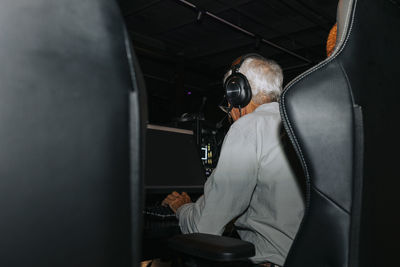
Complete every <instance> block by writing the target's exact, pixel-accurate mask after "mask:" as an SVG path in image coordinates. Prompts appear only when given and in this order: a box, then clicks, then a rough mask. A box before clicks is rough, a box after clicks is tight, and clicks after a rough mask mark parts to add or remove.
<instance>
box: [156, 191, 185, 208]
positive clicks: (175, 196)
mask: <svg viewBox="0 0 400 267" xmlns="http://www.w3.org/2000/svg"><path fill="white" fill-rule="evenodd" d="M190 202H192V200H191V199H190V196H189V195H188V194H186V192H183V193H182V194H179V193H178V192H175V191H174V192H172V193H171V194H169V195H168V196H167V197H166V198H165V199H164V200H163V201H162V203H161V205H163V206H169V207H170V208H171V209H172V210H173V211H174V212H175V213H176V211H177V210H178V209H179V207H180V206H182V205H183V204H186V203H190Z"/></svg>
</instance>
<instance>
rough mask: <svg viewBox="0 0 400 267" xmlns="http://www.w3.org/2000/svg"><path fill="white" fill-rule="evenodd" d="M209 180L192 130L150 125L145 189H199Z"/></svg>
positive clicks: (147, 140) (148, 128)
mask: <svg viewBox="0 0 400 267" xmlns="http://www.w3.org/2000/svg"><path fill="white" fill-rule="evenodd" d="M205 181H206V175H205V169H204V167H203V165H202V162H201V156H200V154H199V149H198V148H197V146H196V143H195V138H194V136H193V131H190V130H184V129H178V128H170V127H163V126H158V125H148V127H147V134H146V166H145V182H144V183H145V188H146V189H147V190H156V191H164V190H165V191H168V192H169V191H170V190H179V191H198V190H201V189H202V188H203V185H204V183H205Z"/></svg>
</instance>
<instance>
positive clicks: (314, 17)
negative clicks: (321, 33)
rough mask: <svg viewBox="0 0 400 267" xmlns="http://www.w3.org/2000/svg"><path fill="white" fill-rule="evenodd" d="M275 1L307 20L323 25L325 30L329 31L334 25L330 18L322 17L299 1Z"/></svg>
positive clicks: (322, 27)
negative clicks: (331, 23)
mask: <svg viewBox="0 0 400 267" xmlns="http://www.w3.org/2000/svg"><path fill="white" fill-rule="evenodd" d="M275 2H276V3H278V4H280V5H281V6H284V7H285V8H287V9H290V10H291V11H294V12H296V13H297V14H299V15H301V16H302V17H303V18H305V19H306V20H308V21H310V22H311V23H314V24H315V25H317V26H319V27H321V29H323V30H325V31H329V30H330V28H331V26H332V25H330V21H329V20H328V19H326V18H324V17H322V16H321V15H319V14H318V13H315V12H312V11H309V10H307V9H305V8H304V6H303V5H301V4H300V3H299V2H298V1H293V0H291V1H288V0H277V1H275Z"/></svg>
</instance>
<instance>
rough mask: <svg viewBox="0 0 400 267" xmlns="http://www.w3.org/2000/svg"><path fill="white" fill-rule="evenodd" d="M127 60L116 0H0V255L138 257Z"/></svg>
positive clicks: (133, 117)
mask: <svg viewBox="0 0 400 267" xmlns="http://www.w3.org/2000/svg"><path fill="white" fill-rule="evenodd" d="M132 59H133V62H132ZM134 59H135V56H134V55H133V54H132V50H131V49H130V47H129V41H128V38H127V34H126V32H125V28H124V25H123V20H122V16H121V15H120V12H119V9H118V7H117V5H116V3H115V1H110V0H84V1H82V0H57V1H54V0H18V1H14V0H2V1H0V62H1V63H0V64H1V67H0V148H1V149H0V172H1V174H0V266H3V267H14V266H17V267H22V266H32V267H39V266H40V267H43V266H58V267H62V266H69V267H70V266H85V267H86V266H93V267H101V266H104V267H105V266H139V260H140V257H139V254H140V250H139V249H138V248H139V242H140V240H141V238H140V234H141V232H142V231H141V227H140V222H141V214H142V208H141V188H142V183H141V172H142V169H141V164H142V163H141V160H142V159H143V158H144V157H143V156H142V151H143V148H142V146H141V144H143V143H144V142H142V141H141V140H140V139H141V138H142V137H143V136H144V135H143V132H142V130H144V129H145V127H142V124H143V123H145V121H146V119H145V118H144V117H143V116H144V114H146V111H145V110H144V107H143V106H142V105H141V103H145V102H144V101H143V100H141V98H142V97H143V94H142V91H143V89H144V88H143V81H142V80H141V77H140V75H138V66H137V64H136V61H135V60H134Z"/></svg>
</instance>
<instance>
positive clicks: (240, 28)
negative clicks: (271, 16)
mask: <svg viewBox="0 0 400 267" xmlns="http://www.w3.org/2000/svg"><path fill="white" fill-rule="evenodd" d="M177 1H179V2H181V3H183V4H185V5H186V6H188V7H190V8H193V9H195V10H198V7H197V6H196V5H194V4H192V3H190V2H189V1H186V0H177ZM204 13H205V15H208V16H209V17H212V18H213V19H215V20H217V21H219V22H220V23H222V24H225V25H227V26H229V27H231V28H234V29H236V30H237V31H239V32H242V33H244V34H246V35H248V36H251V37H254V38H260V42H261V43H264V44H267V45H269V46H271V47H273V48H275V49H277V50H280V51H283V52H285V53H286V54H289V55H291V56H293V57H296V58H298V59H300V60H302V61H305V62H307V63H311V60H309V59H307V58H305V57H303V56H301V55H299V54H297V53H294V52H292V51H290V50H289V49H287V48H284V47H282V46H279V45H277V44H275V43H273V42H271V41H269V40H267V39H265V38H262V37H259V36H258V35H257V34H255V33H252V32H250V31H248V30H246V29H244V28H242V27H240V26H238V25H236V24H234V23H231V22H229V21H227V20H225V19H223V18H220V17H218V16H217V15H215V14H213V13H211V12H208V11H204Z"/></svg>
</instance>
